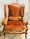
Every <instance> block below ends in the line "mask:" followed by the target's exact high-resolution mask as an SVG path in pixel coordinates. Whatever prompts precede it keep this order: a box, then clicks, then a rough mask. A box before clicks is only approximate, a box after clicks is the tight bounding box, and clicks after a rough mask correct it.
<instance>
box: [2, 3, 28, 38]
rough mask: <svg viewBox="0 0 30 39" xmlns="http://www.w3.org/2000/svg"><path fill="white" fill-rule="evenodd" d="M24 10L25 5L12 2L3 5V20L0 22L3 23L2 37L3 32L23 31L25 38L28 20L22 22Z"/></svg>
mask: <svg viewBox="0 0 30 39" xmlns="http://www.w3.org/2000/svg"><path fill="white" fill-rule="evenodd" d="M24 12H25V5H24V4H17V3H12V4H10V5H8V4H5V5H4V18H5V19H4V20H3V21H2V24H3V25H4V37H5V33H12V34H23V33H25V37H26V38H27V30H28V28H27V24H28V22H24Z"/></svg>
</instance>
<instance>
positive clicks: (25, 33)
mask: <svg viewBox="0 0 30 39" xmlns="http://www.w3.org/2000/svg"><path fill="white" fill-rule="evenodd" d="M25 39H27V31H26V32H25Z"/></svg>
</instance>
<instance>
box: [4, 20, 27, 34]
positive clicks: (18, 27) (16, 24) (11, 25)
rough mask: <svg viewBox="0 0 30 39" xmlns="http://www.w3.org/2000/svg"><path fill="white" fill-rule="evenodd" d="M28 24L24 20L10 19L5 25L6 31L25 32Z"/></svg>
mask: <svg viewBox="0 0 30 39" xmlns="http://www.w3.org/2000/svg"><path fill="white" fill-rule="evenodd" d="M25 31H26V26H25V25H24V24H23V22H22V21H9V22H8V23H7V25H6V26H5V29H4V32H10V33H13V32H25Z"/></svg>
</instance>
